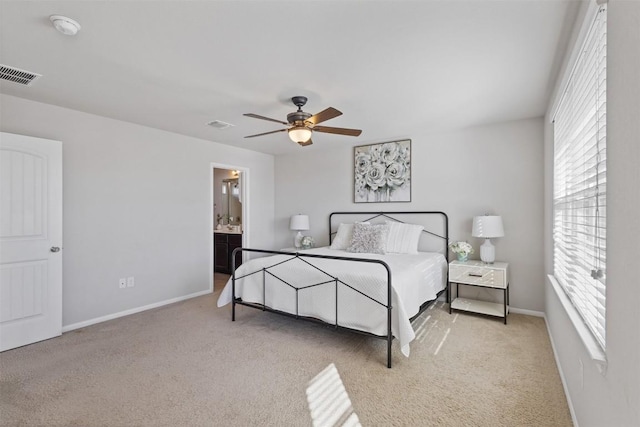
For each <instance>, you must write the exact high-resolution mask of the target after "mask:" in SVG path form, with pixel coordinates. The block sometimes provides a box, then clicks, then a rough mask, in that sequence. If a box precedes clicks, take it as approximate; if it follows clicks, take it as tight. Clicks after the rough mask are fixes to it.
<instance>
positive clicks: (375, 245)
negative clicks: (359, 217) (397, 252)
mask: <svg viewBox="0 0 640 427" xmlns="http://www.w3.org/2000/svg"><path fill="white" fill-rule="evenodd" d="M388 236H389V225H387V224H360V223H356V224H355V225H354V226H353V238H352V239H351V245H349V247H348V248H347V251H349V252H359V253H372V254H385V253H386V249H387V238H388Z"/></svg>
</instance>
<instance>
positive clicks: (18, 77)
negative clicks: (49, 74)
mask: <svg viewBox="0 0 640 427" xmlns="http://www.w3.org/2000/svg"><path fill="white" fill-rule="evenodd" d="M39 77H42V74H38V73H32V72H31V71H25V70H21V69H20V68H15V67H9V66H7V65H2V64H0V80H8V81H10V82H14V83H18V84H21V85H24V86H30V85H31V83H33V82H34V81H36V80H37V79H38V78H39Z"/></svg>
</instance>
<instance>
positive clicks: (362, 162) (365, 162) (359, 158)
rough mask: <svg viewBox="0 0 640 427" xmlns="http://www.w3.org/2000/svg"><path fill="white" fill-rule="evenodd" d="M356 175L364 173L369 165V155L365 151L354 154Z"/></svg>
mask: <svg viewBox="0 0 640 427" xmlns="http://www.w3.org/2000/svg"><path fill="white" fill-rule="evenodd" d="M355 166H356V177H357V176H359V175H361V176H363V175H366V173H367V170H368V169H369V167H371V156H369V154H367V153H358V154H356V165H355Z"/></svg>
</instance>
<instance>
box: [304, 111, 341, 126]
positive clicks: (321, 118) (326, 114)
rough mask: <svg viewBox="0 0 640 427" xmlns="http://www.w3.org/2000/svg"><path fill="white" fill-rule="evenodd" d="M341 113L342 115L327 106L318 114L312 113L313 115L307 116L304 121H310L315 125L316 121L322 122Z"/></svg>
mask: <svg viewBox="0 0 640 427" xmlns="http://www.w3.org/2000/svg"><path fill="white" fill-rule="evenodd" d="M341 115H342V112H340V111H338V110H336V109H335V108H333V107H329V108H327V109H326V110H322V111H320V112H319V113H318V114H314V115H313V116H311V117H309V118H308V119H307V120H305V121H307V122H311V123H312V124H314V125H317V124H318V123H322V122H324V121H327V120H329V119H333V118H334V117H338V116H341Z"/></svg>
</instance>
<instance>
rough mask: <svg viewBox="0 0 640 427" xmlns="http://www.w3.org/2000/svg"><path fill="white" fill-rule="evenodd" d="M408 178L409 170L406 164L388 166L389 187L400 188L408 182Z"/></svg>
mask: <svg viewBox="0 0 640 427" xmlns="http://www.w3.org/2000/svg"><path fill="white" fill-rule="evenodd" d="M407 178H408V177H407V168H406V167H405V165H404V162H402V163H401V162H398V161H395V162H393V163H391V164H390V165H389V166H387V185H389V187H391V188H397V187H400V186H402V185H403V184H404V183H405V182H406V180H407Z"/></svg>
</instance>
